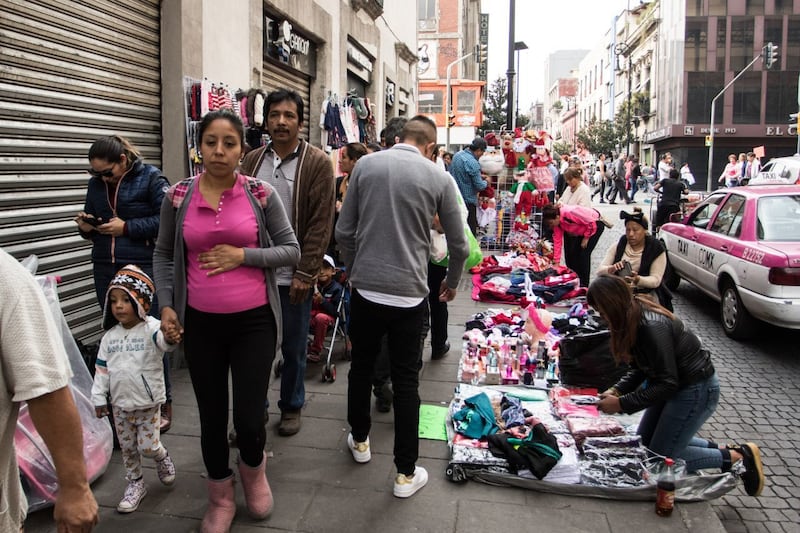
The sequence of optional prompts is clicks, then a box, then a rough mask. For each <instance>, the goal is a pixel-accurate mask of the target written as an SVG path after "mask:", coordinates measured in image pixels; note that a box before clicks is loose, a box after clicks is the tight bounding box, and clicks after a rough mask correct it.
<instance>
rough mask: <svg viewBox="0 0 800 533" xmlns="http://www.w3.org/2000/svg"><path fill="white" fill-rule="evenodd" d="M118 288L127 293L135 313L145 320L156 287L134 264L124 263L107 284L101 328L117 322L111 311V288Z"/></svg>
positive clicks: (112, 325)
mask: <svg viewBox="0 0 800 533" xmlns="http://www.w3.org/2000/svg"><path fill="white" fill-rule="evenodd" d="M112 289H120V290H123V291H125V293H127V295H128V297H129V298H130V299H131V303H132V304H133V306H134V307H135V308H136V315H137V316H138V317H139V318H141V319H142V320H145V319H146V318H147V313H148V312H150V305H151V304H152V303H153V296H154V295H155V292H156V289H155V286H154V285H153V280H151V279H150V276H148V275H147V274H145V273H144V271H143V270H142V269H141V268H139V267H138V266H136V265H125V266H124V267H122V268H121V269H120V270H119V271H118V272H117V274H116V275H115V276H114V279H112V280H111V283H110V284H109V286H108V290H107V291H106V301H105V308H104V311H103V329H111V328H112V327H114V325H115V324H117V319H116V318H114V313H112V311H111V304H110V299H111V290H112Z"/></svg>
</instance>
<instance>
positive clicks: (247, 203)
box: [154, 109, 333, 531]
mask: <svg viewBox="0 0 800 533" xmlns="http://www.w3.org/2000/svg"><path fill="white" fill-rule="evenodd" d="M284 135H285V132H284ZM198 136H199V144H200V153H201V155H202V157H203V164H204V166H205V171H204V172H203V173H202V174H200V175H199V176H194V177H191V178H188V179H185V180H183V181H181V182H180V183H178V184H176V185H174V186H173V187H171V188H170V189H169V191H168V192H167V194H166V196H165V198H164V203H163V204H162V206H161V228H160V230H159V233H158V241H157V245H156V250H155V254H154V260H155V263H154V267H155V274H156V278H155V281H156V290H157V292H158V299H159V302H160V304H161V328H162V330H163V331H164V332H165V333H167V334H169V332H170V331H173V330H174V331H177V332H178V333H179V334H181V335H183V339H184V341H183V342H184V351H185V354H186V361H187V363H188V365H189V376H190V377H191V379H192V387H193V389H194V394H195V399H196V400H197V410H198V412H199V414H200V447H201V449H202V452H203V464H204V465H205V467H206V470H207V472H208V479H207V488H208V508H207V509H206V513H205V515H204V516H203V524H202V528H203V531H227V530H228V528H230V524H231V522H232V521H233V517H234V515H235V514H236V501H235V499H234V484H233V481H234V480H233V471H232V470H231V468H230V457H229V455H230V449H229V444H228V409H229V390H228V389H229V386H228V382H229V379H230V383H231V387H232V395H233V427H234V429H235V430H236V435H237V439H236V440H237V444H238V447H239V460H238V463H239V468H238V470H239V476H240V480H241V483H242V487H243V489H244V496H245V501H246V503H247V509H248V511H249V512H250V514H251V515H252V516H253V517H254V518H256V519H263V518H266V517H267V516H268V515H269V514H270V512H271V511H272V506H273V499H272V490H271V488H270V486H269V483H268V482H267V478H266V473H265V469H266V463H267V459H266V455H265V454H264V446H265V444H266V440H267V439H266V437H267V435H266V430H265V429H264V405H265V402H266V399H267V387H268V384H269V374H270V369H271V368H272V362H273V360H274V358H275V352H276V350H277V345H278V342H279V340H280V332H281V322H282V320H286V319H287V318H286V316H285V315H283V314H282V313H281V307H282V306H281V303H282V300H281V297H280V296H279V293H278V285H277V280H276V273H275V271H276V270H277V268H279V267H282V266H293V265H295V264H297V261H298V260H299V258H300V246H299V244H298V243H297V239H296V238H295V235H294V232H293V231H292V227H291V225H290V223H289V218H288V216H287V215H286V210H285V209H284V208H283V202H282V200H281V198H280V196H279V193H278V192H277V191H276V190H275V189H274V188H273V187H271V186H270V185H269V184H267V183H265V182H263V181H260V180H257V179H255V178H252V177H249V176H245V175H243V174H240V173H239V172H237V171H236V168H237V166H238V165H239V161H240V159H241V157H242V154H243V153H244V126H243V125H242V121H241V119H240V118H239V116H238V115H236V114H235V113H233V112H232V111H230V110H227V109H222V110H218V111H212V112H210V113H208V114H207V115H206V116H205V117H204V118H203V120H202V121H201V122H200V125H199V127H198ZM328 168H330V164H328ZM329 185H330V191H331V193H332V192H333V177H332V176H331V177H330V183H329ZM330 207H331V210H332V209H333V198H332V197H331V199H330ZM326 222H327V225H326V228H329V227H330V220H327V221H326ZM307 332H308V329H307V326H306V334H307ZM303 341H304V345H303V358H304V362H305V335H304V339H303Z"/></svg>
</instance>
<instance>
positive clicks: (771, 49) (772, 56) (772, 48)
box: [764, 42, 778, 68]
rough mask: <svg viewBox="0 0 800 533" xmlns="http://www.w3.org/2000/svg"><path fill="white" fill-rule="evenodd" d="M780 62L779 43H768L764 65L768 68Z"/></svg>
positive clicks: (765, 48) (765, 49)
mask: <svg viewBox="0 0 800 533" xmlns="http://www.w3.org/2000/svg"><path fill="white" fill-rule="evenodd" d="M777 62H778V45H777V44H772V43H771V42H769V43H767V45H766V46H765V47H764V65H765V66H766V67H767V68H772V65H774V64H775V63H777Z"/></svg>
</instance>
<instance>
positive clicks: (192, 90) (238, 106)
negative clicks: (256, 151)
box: [184, 78, 267, 175]
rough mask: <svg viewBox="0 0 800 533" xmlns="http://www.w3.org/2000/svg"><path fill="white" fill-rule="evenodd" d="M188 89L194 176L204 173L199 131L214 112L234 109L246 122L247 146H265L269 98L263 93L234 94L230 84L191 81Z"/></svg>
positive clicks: (186, 81)
mask: <svg viewBox="0 0 800 533" xmlns="http://www.w3.org/2000/svg"><path fill="white" fill-rule="evenodd" d="M184 87H185V90H186V92H187V94H186V106H187V109H186V143H187V149H188V154H189V172H190V174H192V175H196V174H199V173H201V172H202V171H203V161H202V159H201V158H200V147H199V142H200V139H198V137H197V134H198V131H197V130H198V127H199V125H200V121H201V120H202V119H203V117H204V116H206V115H207V114H208V113H209V112H211V111H216V110H219V109H230V110H231V111H233V112H234V113H236V114H237V115H238V116H239V117H240V118H241V119H242V123H243V124H244V128H245V130H244V131H245V142H246V143H247V145H248V146H249V147H250V148H258V147H259V146H261V145H263V144H264V142H265V139H264V136H265V135H266V133H265V131H264V129H265V119H264V102H265V101H266V98H267V95H266V93H265V92H264V91H263V90H262V89H249V90H247V91H245V90H243V89H237V90H236V91H234V92H231V89H230V87H229V86H228V85H227V84H223V83H213V82H210V81H209V80H208V79H203V80H194V79H191V78H184Z"/></svg>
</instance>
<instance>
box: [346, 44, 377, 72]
mask: <svg viewBox="0 0 800 533" xmlns="http://www.w3.org/2000/svg"><path fill="white" fill-rule="evenodd" d="M347 60H348V61H349V62H350V63H353V64H355V65H356V66H358V67H360V68H362V69H364V70H366V71H368V72H372V60H371V59H370V58H369V57H368V56H367V54H365V53H364V52H362V51H361V50H359V49H358V48H356V47H355V45H353V44H352V43H347Z"/></svg>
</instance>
